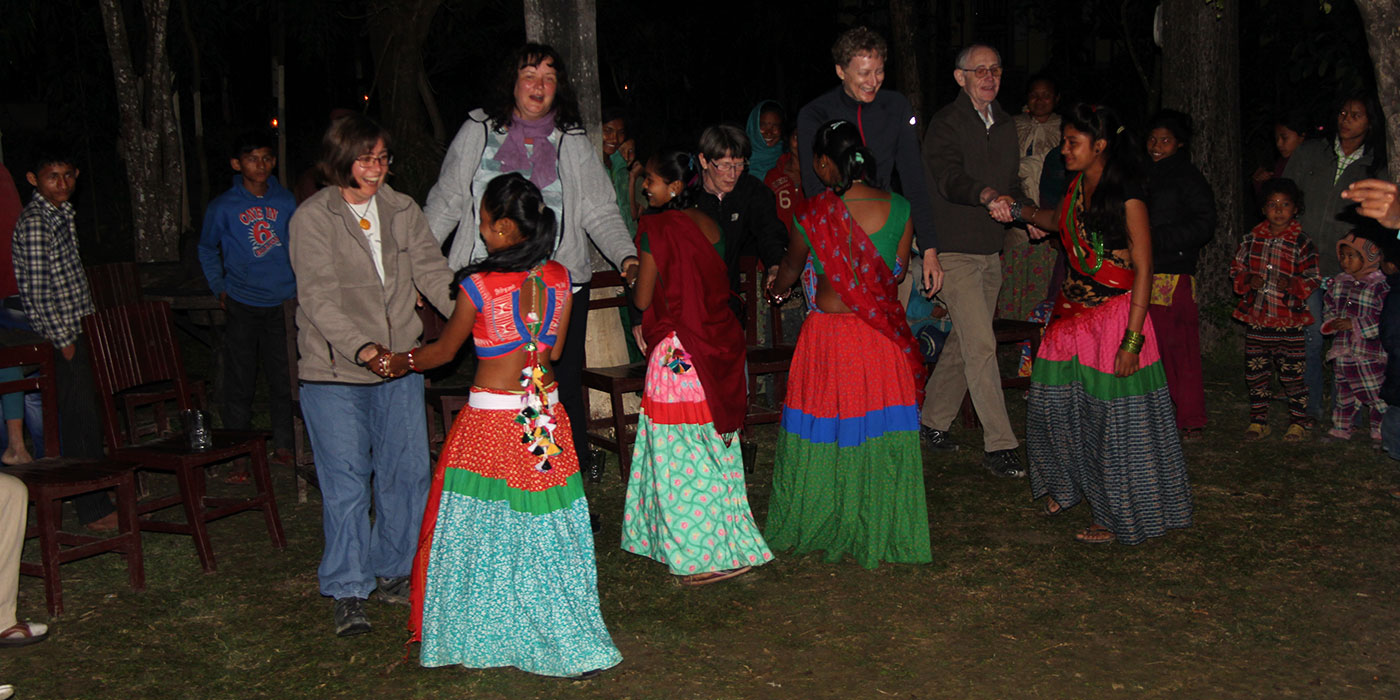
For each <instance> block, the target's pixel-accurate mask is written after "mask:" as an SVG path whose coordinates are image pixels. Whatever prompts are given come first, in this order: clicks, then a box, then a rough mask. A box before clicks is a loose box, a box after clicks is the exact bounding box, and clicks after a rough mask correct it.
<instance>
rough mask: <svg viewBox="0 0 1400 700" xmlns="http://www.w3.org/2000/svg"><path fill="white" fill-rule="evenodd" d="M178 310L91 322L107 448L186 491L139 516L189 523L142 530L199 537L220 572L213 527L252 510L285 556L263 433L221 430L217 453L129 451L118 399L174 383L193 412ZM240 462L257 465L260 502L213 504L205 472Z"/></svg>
mask: <svg viewBox="0 0 1400 700" xmlns="http://www.w3.org/2000/svg"><path fill="white" fill-rule="evenodd" d="M173 328H174V326H173V324H172V323H171V317H170V305H169V304H166V303H165V302H143V303H140V304H130V305H127V306H122V307H118V308H115V309H108V310H106V311H99V312H97V313H95V314H92V315H90V316H87V317H85V318H84V319H83V332H85V333H87V334H88V337H89V339H90V340H91V343H92V355H93V357H92V360H93V374H95V375H96V377H97V387H98V392H97V394H98V401H99V405H100V407H101V409H102V415H103V427H104V429H105V432H106V438H107V444H108V447H109V448H110V449H111V454H112V456H113V458H114V459H116V460H118V461H123V462H129V463H132V464H135V465H136V466H137V468H138V469H147V470H152V471H162V472H167V473H170V474H173V475H174V476H175V478H176V481H177V483H178V484H179V492H178V493H177V494H175V495H172V496H168V497H163V498H154V499H151V500H149V501H143V502H141V503H139V504H137V511H138V512H139V513H140V514H141V515H142V516H145V515H147V514H149V513H152V512H155V511H159V510H164V509H166V508H170V507H173V506H176V505H182V506H183V507H184V511H185V522H166V521H159V520H153V519H150V518H146V517H143V518H142V519H141V528H142V529H143V530H154V531H156V532H173V533H178V534H186V535H191V536H192V537H193V539H194V545H195V551H196V552H197V553H198V555H199V561H200V564H201V565H202V566H203V567H204V570H205V571H214V570H215V569H216V568H217V564H216V562H215V559H214V550H213V546H212V545H211V544H210V541H209V531H208V523H209V521H211V520H217V519H219V518H222V517H225V516H228V515H232V514H234V513H239V512H242V511H245V510H261V511H262V512H263V517H264V519H265V520H266V522H267V533H268V537H269V538H270V539H271V540H272V544H273V546H274V547H277V548H278V549H281V548H283V547H285V546H286V544H287V540H286V537H285V536H284V535H283V533H282V521H281V519H280V518H279V517H278V514H277V501H276V498H275V496H274V495H273V492H272V476H271V473H270V471H269V470H268V465H267V435H266V433H262V432H252V431H248V432H244V431H233V430H214V431H212V434H213V446H212V447H210V448H209V449H207V450H203V451H200V452H194V451H192V450H190V449H189V446H188V442H187V441H186V439H185V437H184V436H182V435H176V436H172V437H167V438H164V439H160V440H155V441H152V442H146V443H142V444H136V445H128V444H126V441H125V439H124V438H123V436H122V433H121V431H120V430H118V429H117V420H116V407H115V405H114V403H113V401H112V396H113V395H114V394H116V393H117V392H119V391H123V390H126V389H131V388H134V387H140V386H143V385H146V384H150V383H152V382H173V383H174V385H175V395H176V397H177V399H178V401H179V406H180V408H181V409H189V408H192V404H191V403H190V399H189V396H190V392H189V389H188V383H187V381H186V379H185V368H184V364H183V362H182V361H181V359H180V353H179V350H178V349H177V348H176V347H175V337H174V330H173ZM238 457H249V458H250V459H251V461H252V467H251V469H250V472H251V474H252V476H253V483H254V485H255V491H256V492H255V494H254V495H253V497H252V498H246V499H244V498H213V497H209V496H207V495H206V494H205V483H204V478H205V472H204V468H205V467H208V466H210V465H213V464H217V463H220V462H226V461H229V460H232V459H236V458H238Z"/></svg>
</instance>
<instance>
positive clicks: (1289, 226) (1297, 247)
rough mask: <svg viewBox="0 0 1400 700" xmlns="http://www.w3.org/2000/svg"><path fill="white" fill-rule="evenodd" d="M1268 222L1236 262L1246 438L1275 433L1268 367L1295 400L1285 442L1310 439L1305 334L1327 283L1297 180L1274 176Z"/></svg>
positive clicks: (1266, 192) (1268, 190)
mask: <svg viewBox="0 0 1400 700" xmlns="http://www.w3.org/2000/svg"><path fill="white" fill-rule="evenodd" d="M1262 192H1263V197H1264V206H1263V212H1264V221H1261V222H1260V223H1259V225H1258V226H1255V227H1254V229H1253V230H1251V231H1250V232H1249V233H1248V234H1246V235H1245V237H1244V240H1243V241H1242V242H1240V247H1239V250H1238V251H1237V252H1236V253H1235V260H1234V262H1233V263H1232V264H1231V265H1230V278H1231V280H1233V282H1234V286H1235V293H1236V294H1240V295H1242V296H1243V297H1244V298H1243V299H1241V300H1240V305H1239V307H1238V308H1236V309H1235V313H1234V317H1235V318H1237V319H1239V320H1241V321H1244V323H1245V325H1246V327H1247V328H1246V330H1245V336H1244V358H1245V370H1244V377H1245V383H1246V384H1247V385H1248V386H1249V428H1247V429H1246V430H1245V434H1244V438H1245V439H1246V440H1258V439H1260V438H1262V437H1264V436H1265V435H1268V434H1269V399H1270V396H1269V382H1270V379H1271V378H1272V377H1271V372H1270V371H1269V365H1270V364H1272V365H1273V366H1274V369H1275V371H1277V372H1278V378H1279V384H1281V385H1283V390H1284V392H1285V393H1286V394H1287V395H1288V432H1287V433H1284V436H1283V439H1284V441H1286V442H1299V441H1301V440H1302V439H1303V438H1304V437H1306V436H1307V429H1308V425H1309V423H1310V420H1309V418H1308V389H1307V386H1306V385H1305V384H1304V383H1303V368H1304V365H1305V362H1306V352H1305V348H1304V342H1303V331H1304V329H1305V328H1307V326H1308V325H1309V324H1311V323H1312V322H1313V317H1312V314H1311V313H1309V312H1308V305H1307V300H1308V295H1309V294H1312V292H1313V290H1314V289H1317V287H1318V285H1319V284H1321V283H1322V278H1321V275H1320V274H1319V273H1318V270H1317V248H1316V247H1315V246H1314V245H1313V243H1312V241H1311V240H1309V239H1308V237H1307V234H1305V233H1303V228H1302V226H1301V225H1299V223H1298V216H1297V215H1298V213H1299V212H1301V211H1302V209H1303V193H1302V192H1301V191H1299V190H1298V186H1297V185H1296V184H1294V183H1293V181H1292V180H1285V179H1273V180H1270V181H1268V182H1266V183H1264V186H1263V188H1262Z"/></svg>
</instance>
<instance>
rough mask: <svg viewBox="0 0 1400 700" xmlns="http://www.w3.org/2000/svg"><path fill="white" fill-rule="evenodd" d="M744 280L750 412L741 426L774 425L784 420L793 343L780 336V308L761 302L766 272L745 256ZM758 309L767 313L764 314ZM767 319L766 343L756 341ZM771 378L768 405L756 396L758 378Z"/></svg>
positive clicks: (781, 326) (741, 264)
mask: <svg viewBox="0 0 1400 700" xmlns="http://www.w3.org/2000/svg"><path fill="white" fill-rule="evenodd" d="M739 265H740V269H742V270H743V278H742V280H741V282H740V284H741V288H742V290H743V297H744V309H745V312H746V313H745V314H744V339H745V341H746V342H747V343H748V351H747V355H748V368H749V409H748V413H747V414H746V415H745V416H744V425H746V426H748V425H761V424H764V423H777V422H779V421H781V420H782V419H783V398H784V397H785V396H786V395H787V375H788V370H789V369H791V367H792V354H793V351H794V350H796V344H795V343H790V342H788V341H787V338H786V335H785V334H784V333H783V316H782V314H783V310H782V307H779V306H773V305H771V304H769V303H768V302H767V301H766V300H764V295H763V281H764V277H765V276H766V275H767V272H768V269H767V268H766V267H764V265H763V261H761V260H759V259H758V258H755V257H749V256H745V257H743V258H740V259H739ZM761 310H766V312H767V313H766V314H764V313H762V311H761ZM764 315H766V316H767V317H768V328H769V336H770V337H769V341H768V342H767V343H764V342H760V340H759V332H758V331H759V319H760V317H761V316H764ZM765 375H772V376H773V379H774V384H773V391H774V397H775V401H774V402H773V403H772V404H771V405H769V404H765V403H763V402H762V401H761V400H760V398H759V396H758V378H759V377H762V376H765Z"/></svg>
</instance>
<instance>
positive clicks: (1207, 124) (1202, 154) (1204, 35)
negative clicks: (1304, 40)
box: [1161, 0, 1244, 349]
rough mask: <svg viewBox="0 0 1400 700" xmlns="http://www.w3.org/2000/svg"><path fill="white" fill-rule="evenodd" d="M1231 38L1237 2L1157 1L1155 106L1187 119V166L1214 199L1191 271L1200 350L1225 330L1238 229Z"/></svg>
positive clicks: (1235, 47)
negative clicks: (1212, 223) (1212, 225)
mask: <svg viewBox="0 0 1400 700" xmlns="http://www.w3.org/2000/svg"><path fill="white" fill-rule="evenodd" d="M1238 35H1239V8H1238V5H1237V4H1236V3H1233V2H1225V3H1221V4H1220V5H1219V6H1217V5H1216V4H1214V3H1203V2H1201V0H1163V3H1162V92H1161V94H1162V106H1163V107H1164V108H1169V109H1176V110H1180V111H1182V112H1185V113H1187V114H1189V115H1191V118H1192V121H1193V122H1194V123H1195V125H1196V134H1195V142H1194V143H1192V144H1191V156H1192V160H1193V161H1194V162H1195V164H1196V166H1197V167H1199V168H1200V169H1201V172H1202V173H1203V174H1204V175H1205V177H1206V181H1208V182H1209V183H1210V187H1211V190H1212V191H1213V192H1214V193H1215V210H1216V212H1217V214H1216V216H1217V218H1216V230H1215V239H1214V240H1212V241H1211V243H1210V245H1208V246H1206V248H1205V250H1203V251H1201V257H1200V262H1199V264H1198V265H1197V266H1196V269H1197V274H1196V280H1197V284H1198V291H1199V296H1198V299H1199V301H1200V305H1201V320H1202V322H1203V323H1202V324H1201V345H1202V347H1203V349H1208V348H1212V347H1213V346H1214V345H1215V344H1216V343H1217V342H1218V341H1220V340H1221V339H1222V338H1223V337H1225V336H1226V335H1227V334H1229V333H1230V332H1231V328H1232V327H1231V325H1230V316H1229V309H1230V307H1231V306H1232V305H1233V302H1234V292H1233V289H1232V288H1231V285H1230V280H1229V270H1230V260H1231V259H1232V258H1233V257H1234V253H1235V248H1236V247H1237V246H1238V245H1239V242H1240V238H1241V234H1242V231H1243V226H1242V223H1243V222H1242V219H1241V214H1242V209H1241V205H1242V204H1243V201H1244V191H1243V184H1242V183H1243V177H1244V175H1243V171H1242V170H1241V169H1240V164H1241V163H1242V162H1243V160H1242V156H1241V147H1240V89H1239V86H1240V55H1239V36H1238Z"/></svg>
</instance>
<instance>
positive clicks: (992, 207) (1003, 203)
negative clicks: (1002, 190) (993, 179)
mask: <svg viewBox="0 0 1400 700" xmlns="http://www.w3.org/2000/svg"><path fill="white" fill-rule="evenodd" d="M1015 201H1016V200H1014V199H1012V198H1011V195H1007V194H1004V195H1002V196H1000V197H997V198H996V199H993V200H992V201H990V202H988V203H987V213H988V214H991V215H992V218H993V219H995V220H997V221H998V222H1000V223H1003V224H1009V223H1011V222H1012V221H1014V220H1015V219H1014V218H1013V217H1012V216H1011V205H1012V204H1013V203H1015Z"/></svg>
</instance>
